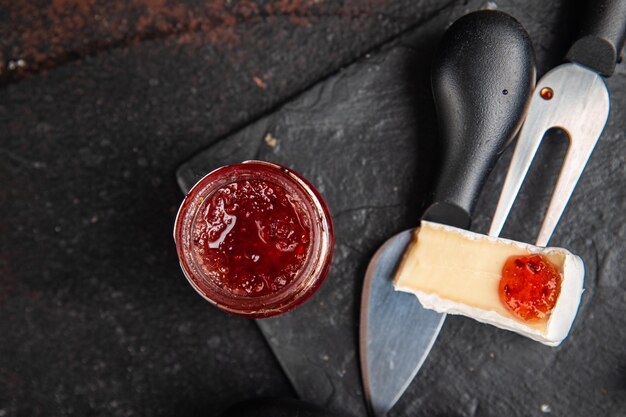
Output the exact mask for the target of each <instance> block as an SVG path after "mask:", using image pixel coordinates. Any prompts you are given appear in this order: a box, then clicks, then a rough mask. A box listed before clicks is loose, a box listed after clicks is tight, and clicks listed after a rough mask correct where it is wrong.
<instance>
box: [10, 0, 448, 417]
mask: <svg viewBox="0 0 626 417" xmlns="http://www.w3.org/2000/svg"><path fill="white" fill-rule="evenodd" d="M229 3H232V4H229ZM257 3H258V4H259V5H263V7H265V6H264V5H265V4H267V5H274V6H276V10H275V11H274V12H272V13H265V14H263V15H262V16H261V15H259V16H252V17H251V18H237V19H236V20H235V24H230V23H228V22H231V20H232V17H231V16H233V15H236V16H239V15H240V14H241V13H243V12H238V11H234V10H235V9H236V8H237V10H239V8H240V7H241V5H245V4H248V5H250V4H251V3H250V2H246V3H243V2H219V1H216V2H208V3H207V2H203V1H186V2H183V3H182V4H183V5H187V6H186V7H190V8H191V12H190V13H191V14H190V16H191V17H194V16H195V17H196V18H198V19H200V18H202V19H205V20H204V21H203V22H204V23H202V25H201V29H193V28H191V27H185V26H184V25H183V26H182V27H180V28H178V29H177V22H178V21H181V22H183V23H184V22H186V21H189V19H191V17H189V16H187V15H184V16H183V17H182V18H177V17H171V16H168V12H167V8H175V7H177V6H176V5H175V4H174V2H159V1H149V0H146V1H132V2H117V3H112V2H100V3H98V4H97V5H96V2H74V1H67V2H63V1H54V2H53V1H33V2H27V1H16V2H2V4H0V50H1V51H2V58H1V59H0V61H2V65H0V67H2V71H7V70H8V68H9V66H10V63H11V62H12V61H13V62H14V63H15V62H17V61H19V60H20V59H23V60H24V62H25V67H24V68H22V67H20V69H19V70H13V71H16V73H15V74H12V75H11V76H8V75H6V73H5V72H3V73H2V75H3V76H2V77H0V78H1V80H0V416H2V417H7V416H11V417H12V416H73V415H78V416H85V415H89V416H131V415H139V416H172V415H176V416H193V415H203V416H207V415H208V416H212V415H217V414H218V413H219V412H220V410H222V409H223V408H224V407H225V406H228V405H230V404H232V403H233V402H235V401H240V400H243V399H247V398H255V397H260V396H293V395H294V392H293V390H292V389H291V387H290V385H289V383H288V381H287V379H286V378H285V376H284V374H283V372H282V371H281V370H280V367H279V365H278V363H277V362H276V360H275V359H274V357H273V355H272V353H271V351H270V350H269V348H268V346H267V344H266V342H265V341H264V340H263V338H262V336H261V335H260V333H259V331H258V329H257V328H256V326H255V325H254V323H252V322H250V321H246V320H243V319H238V318H235V317H231V316H228V315H225V314H223V313H221V312H219V311H216V310H215V309H214V308H212V307H211V306H209V305H207V304H206V303H205V302H204V301H203V300H202V299H201V298H200V297H198V296H197V295H196V294H195V292H194V291H193V290H190V288H189V285H188V284H187V282H186V280H185V279H184V277H183V276H182V275H181V272H180V268H179V266H178V261H177V259H176V255H175V251H174V245H173V241H172V237H171V236H172V227H173V221H174V216H175V213H176V210H177V207H178V205H179V203H180V201H181V198H182V196H181V194H180V190H179V189H178V187H177V186H176V181H175V176H174V172H175V169H176V167H177V166H178V165H179V164H180V163H181V162H183V161H184V160H185V159H187V158H188V157H189V156H190V155H192V154H193V153H195V152H197V151H198V150H200V149H202V148H204V147H206V146H208V145H210V144H211V143H213V142H214V141H215V140H217V139H218V138H219V137H220V136H223V135H225V134H226V133H228V132H230V131H232V130H234V129H235V128H237V127H238V126H241V125H243V124H245V123H247V122H250V121H251V120H253V119H254V118H256V117H258V116H259V115H261V114H262V113H263V112H264V111H267V110H268V109H270V108H272V107H274V106H276V105H277V104H278V103H280V102H282V101H285V100H286V99H287V98H288V97H289V96H292V95H293V94H295V93H297V92H298V91H300V90H302V89H303V88H304V87H306V86H308V85H310V84H312V83H314V82H315V81H316V80H318V79H320V78H321V77H324V76H326V75H328V74H329V73H330V72H332V71H334V70H336V69H337V68H339V67H340V66H341V65H344V64H346V63H348V62H350V61H352V60H353V59H354V58H356V57H357V56H359V55H361V54H363V53H364V52H365V51H367V50H369V49H371V48H373V47H375V46H376V45H377V44H379V43H381V42H383V41H385V40H386V39H388V38H390V37H393V36H395V35H397V34H398V33H400V32H402V31H404V30H406V29H407V28H408V27H411V26H412V25H416V24H418V23H419V22H421V21H423V20H424V19H425V18H427V17H428V16H429V15H430V14H431V13H433V12H434V11H435V10H437V9H439V8H441V7H444V6H445V5H446V4H448V2H439V1H413V0H407V1H391V0H389V1H385V0H382V1H372V2H367V3H360V2H359V3H356V2H346V3H344V2H339V1H328V2H321V3H316V4H317V5H314V4H313V3H314V2H285V1H276V2H263V1H259V2H257ZM305 3H306V4H305ZM89 5H93V6H89ZM299 5H300V6H299ZM83 7H88V8H89V7H93V8H92V9H88V10H87V11H85V10H83ZM303 7H304V9H303ZM306 7H309V8H311V7H315V8H316V9H315V10H316V11H310V12H309V11H307V10H308V9H306ZM164 9H165V10H164ZM238 13H239V14H238ZM205 15H206V16H205ZM81 16H82V17H83V18H84V19H86V20H85V22H86V23H85V24H83V25H78V24H77V23H76V22H77V19H79V18H80V17H81ZM142 16H143V17H144V20H143V21H145V22H148V23H150V22H152V23H151V24H150V25H148V26H146V27H145V28H144V29H143V30H142V31H139V32H135V31H134V28H135V27H136V26H137V22H138V20H139V19H140V18H141V17H142ZM301 18H305V20H307V22H303V21H302V20H301ZM154 25H158V26H159V27H160V29H159V28H156V29H155V28H154V27H155V26H154ZM168 25H169V26H168ZM229 25H230V26H229ZM68 31H69V32H68ZM229 34H230V35H233V36H232V37H229V36H230V35H229ZM23 45H29V48H24V46H23ZM33 51H34V52H33ZM40 55H42V56H43V57H42V56H40ZM33 62H35V63H37V62H41V63H44V62H45V65H44V64H41V65H39V66H38V65H35V64H33ZM14 65H16V64H14ZM44 69H47V70H44ZM266 74H269V75H267V78H265V76H266ZM4 75H6V76H4ZM254 76H257V77H260V79H261V81H263V83H260V85H257V82H255V80H254ZM263 86H265V87H263Z"/></svg>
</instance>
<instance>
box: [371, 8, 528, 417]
mask: <svg viewBox="0 0 626 417" xmlns="http://www.w3.org/2000/svg"><path fill="white" fill-rule="evenodd" d="M431 81H432V88H433V95H434V99H435V106H436V110H437V117H438V121H439V131H440V139H441V142H442V143H441V145H442V148H443V149H442V151H443V158H442V161H441V171H440V172H439V183H438V186H437V189H436V191H435V197H434V201H433V203H432V204H431V205H430V206H429V208H428V209H427V210H426V212H425V214H424V216H423V219H425V220H429V221H434V222H438V223H443V224H447V225H450V226H455V227H460V228H465V229H467V228H469V227H470V223H471V213H472V211H473V208H474V205H475V203H476V200H477V198H478V195H479V193H480V190H481V188H482V186H483V184H484V182H485V179H486V178H487V176H488V174H489V172H490V171H491V169H492V168H493V166H494V165H495V162H496V160H497V158H498V156H499V155H500V154H501V153H502V151H503V150H504V148H505V147H506V146H507V145H508V144H509V143H510V142H511V141H512V140H513V138H514V136H515V134H516V133H517V131H518V130H519V127H520V125H521V123H522V120H523V115H524V112H525V110H526V108H527V105H528V101H529V99H530V96H531V93H532V89H533V86H534V81H535V66H534V53H533V49H532V45H531V43H530V40H529V38H528V34H527V33H526V31H525V30H524V28H523V27H522V26H521V25H520V24H519V22H517V21H516V20H515V19H514V18H512V17H511V16H509V15H507V14H505V13H502V12H498V11H491V10H483V11H478V12H474V13H470V14H468V15H466V16H464V17H462V18H460V19H459V20H457V21H456V22H455V23H454V24H453V25H452V26H451V27H450V28H449V29H448V30H447V31H446V33H445V35H444V37H443V39H442V42H441V46H440V51H439V54H438V56H437V57H436V59H435V62H434V65H433V68H432V73H431ZM412 231H413V230H407V231H404V232H401V233H399V234H397V235H395V236H394V237H392V238H391V239H389V240H388V241H387V242H386V243H385V244H383V246H382V247H381V248H380V249H379V250H378V251H377V252H376V254H375V255H374V257H373V258H372V260H371V261H370V264H369V266H368V269H367V271H366V274H365V281H364V288H363V293H362V300H361V320H360V356H361V357H360V359H361V374H362V377H363V385H364V391H365V396H366V399H367V401H368V404H369V406H370V409H371V411H372V412H373V414H374V415H376V416H381V415H384V414H385V413H386V412H387V411H388V410H389V409H391V407H392V406H393V405H394V404H395V403H396V401H397V400H398V399H399V398H400V396H401V395H402V393H403V392H404V391H405V389H406V388H407V387H408V385H409V383H410V382H411V380H412V379H413V377H414V376H415V374H416V373H417V371H418V370H419V368H420V367H421V365H422V363H423V362H424V360H425V359H426V356H427V355H428V353H429V351H430V349H431V347H432V345H433V343H434V342H435V339H436V337H437V335H438V333H439V330H440V328H441V326H442V324H443V321H444V319H445V315H442V314H438V313H435V312H433V311H430V310H426V309H424V308H422V307H421V305H420V303H419V302H418V301H417V300H416V298H415V296H413V295H412V294H407V293H400V292H396V291H394V289H393V284H392V279H393V275H394V272H395V270H396V267H397V265H398V263H399V261H400V260H401V258H402V255H403V253H404V251H405V249H406V247H407V245H408V244H409V242H410V240H411V236H412Z"/></svg>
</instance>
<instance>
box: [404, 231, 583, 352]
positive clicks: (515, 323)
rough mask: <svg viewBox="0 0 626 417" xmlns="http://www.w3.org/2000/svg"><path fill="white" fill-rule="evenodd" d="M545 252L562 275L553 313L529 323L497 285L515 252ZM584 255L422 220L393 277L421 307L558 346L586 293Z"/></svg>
mask: <svg viewBox="0 0 626 417" xmlns="http://www.w3.org/2000/svg"><path fill="white" fill-rule="evenodd" d="M536 253H539V254H542V255H543V256H545V257H546V258H547V259H548V260H549V261H550V262H551V263H553V264H554V265H555V266H556V268H557V270H558V271H559V273H560V274H561V278H562V282H561V292H560V295H559V297H558V299H557V301H556V305H555V306H554V309H553V310H552V313H551V314H550V315H548V316H547V317H546V318H544V319H541V320H539V321H530V322H526V321H524V320H522V319H520V318H518V317H517V316H516V315H514V314H513V313H512V312H511V311H509V310H508V308H507V307H506V306H505V305H504V303H503V302H502V301H501V300H500V296H499V294H498V284H499V282H500V277H501V274H502V267H503V266H504V263H505V262H506V260H507V259H508V258H509V257H510V256H517V255H529V254H536ZM584 275H585V270H584V265H583V262H582V260H581V259H580V258H579V257H578V256H576V255H573V254H572V253H571V252H569V251H567V250H565V249H561V248H542V247H538V246H533V245H529V244H526V243H521V242H515V241H513V240H508V239H500V238H494V237H489V236H485V235H481V234H478V233H473V232H469V231H466V230H463V229H458V228H455V227H450V226H445V225H441V224H438V223H431V222H426V221H423V222H422V224H421V227H420V228H419V229H416V231H415V234H414V236H413V241H412V242H411V244H410V245H409V247H408V249H407V251H406V252H405V254H404V258H403V260H402V262H401V264H400V267H399V268H398V271H397V273H396V276H395V279H394V286H395V289H396V290H399V291H405V292H410V293H413V294H415V295H416V296H417V298H418V299H419V301H420V302H421V303H422V306H424V308H427V309H431V310H435V311H438V312H440V313H449V314H461V315H464V316H467V317H470V318H473V319H475V320H478V321H480V322H483V323H488V324H492V325H494V326H496V327H499V328H501V329H506V330H511V331H514V332H516V333H519V334H521V335H523V336H526V337H529V338H531V339H534V340H537V341H539V342H541V343H543V344H545V345H549V346H558V345H559V344H560V343H561V342H562V341H563V339H565V337H566V336H567V334H568V333H569V330H570V328H571V326H572V323H573V321H574V318H575V317H576V312H577V311H578V305H579V304H580V298H581V295H582V292H583V280H584Z"/></svg>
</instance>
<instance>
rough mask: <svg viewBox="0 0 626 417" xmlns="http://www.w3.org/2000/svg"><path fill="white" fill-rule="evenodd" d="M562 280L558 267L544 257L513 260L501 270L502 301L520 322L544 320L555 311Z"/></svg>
mask: <svg viewBox="0 0 626 417" xmlns="http://www.w3.org/2000/svg"><path fill="white" fill-rule="evenodd" d="M561 280H562V278H561V274H560V273H559V271H558V270H557V269H556V267H555V266H554V265H553V264H552V263H550V261H548V260H547V259H546V258H545V257H544V256H542V255H538V254H537V255H525V256H511V257H509V258H508V259H507V261H506V263H505V264H504V267H503V268H502V278H501V279H500V285H499V294H500V299H501V300H502V302H503V303H504V305H506V307H507V308H508V309H509V310H510V311H511V312H512V313H513V314H515V315H516V316H517V317H519V318H520V319H522V320H525V321H536V320H541V319H544V318H546V317H548V316H549V315H550V313H551V312H552V310H553V309H554V306H555V305H556V300H557V299H558V298H559V294H560V293H561Z"/></svg>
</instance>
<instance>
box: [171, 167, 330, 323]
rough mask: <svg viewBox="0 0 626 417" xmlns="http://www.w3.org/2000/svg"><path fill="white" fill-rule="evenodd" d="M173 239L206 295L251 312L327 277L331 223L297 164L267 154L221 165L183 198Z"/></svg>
mask: <svg viewBox="0 0 626 417" xmlns="http://www.w3.org/2000/svg"><path fill="white" fill-rule="evenodd" d="M174 240H175V241H176V248H177V252H178V256H179V259H180V263H181V267H182V269H183V272H184V274H185V276H186V277H187V279H188V280H189V282H190V283H191V285H192V286H193V287H194V288H195V289H196V291H198V292H199V293H200V294H201V295H202V296H203V297H204V298H205V299H207V300H208V301H210V302H211V303H213V304H215V305H216V306H218V307H219V308H221V309H223V310H225V311H228V312H230V313H233V314H237V315H241V316H246V317H269V316H274V315H277V314H281V313H283V312H286V311H288V310H291V309H292V308H294V307H296V306H298V305H300V304H301V303H303V302H304V301H306V300H307V299H308V298H309V297H310V296H311V295H312V294H313V293H314V292H315V290H316V289H317V288H319V286H320V284H321V283H322V281H323V280H324V279H325V277H326V274H327V273H328V269H329V266H330V262H331V258H332V251H333V242H334V235H333V226H332V220H331V218H330V214H329V211H328V208H327V207H326V204H325V202H324V200H323V199H322V197H321V196H320V194H319V193H318V192H317V191H316V190H315V188H313V186H312V185H311V184H309V183H308V182H307V181H306V180H305V179H304V178H302V177H301V176H300V175H299V174H297V173H295V172H294V171H292V170H290V169H288V168H285V167H282V166H279V165H276V164H273V163H269V162H262V161H246V162H244V163H241V164H236V165H230V166H225V167H222V168H219V169H217V170H215V171H213V172H211V173H209V174H208V175H207V176H205V177H204V178H202V179H201V180H200V181H198V183H197V184H196V185H195V186H194V187H193V188H192V189H191V191H190V192H189V194H188V195H187V197H186V198H185V200H184V201H183V203H182V205H181V207H180V210H179V212H178V216H177V218H176V224H175V226H174Z"/></svg>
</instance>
